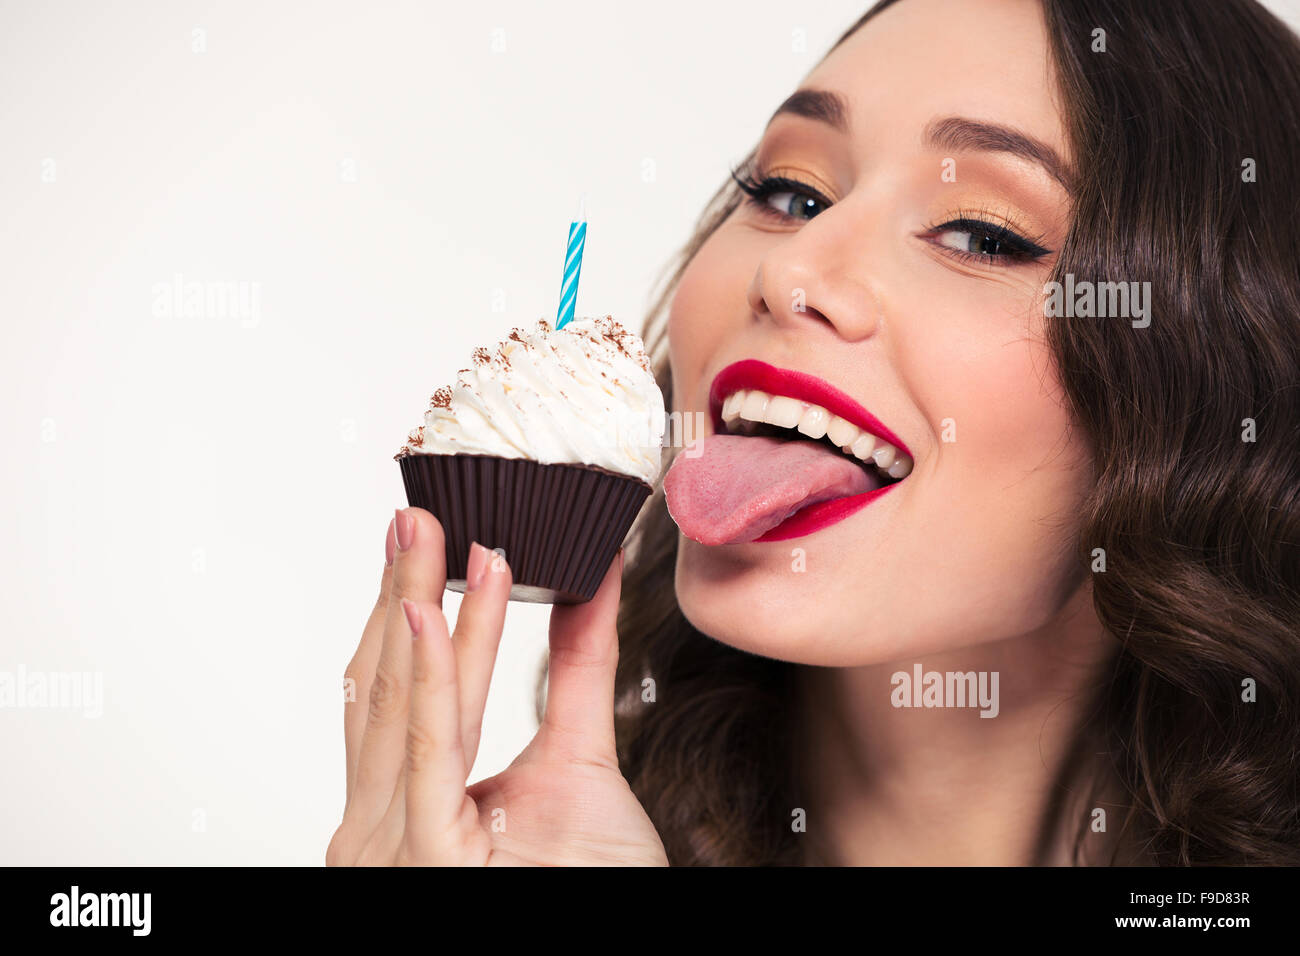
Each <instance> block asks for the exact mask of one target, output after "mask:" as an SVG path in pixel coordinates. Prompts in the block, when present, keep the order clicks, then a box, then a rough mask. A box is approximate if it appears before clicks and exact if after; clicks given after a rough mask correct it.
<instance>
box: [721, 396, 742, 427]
mask: <svg viewBox="0 0 1300 956" xmlns="http://www.w3.org/2000/svg"><path fill="white" fill-rule="evenodd" d="M745 395H746V392H745V390H744V389H743V388H742V389H741V390H740V391H738V392H732V393H731V394H730V395H728V396H727V399H726V401H724V402H723V403H722V420H723V421H724V422H734V421H735V420H736V419H737V418H739V417H740V406H741V405H742V404H743V403H744V401H745Z"/></svg>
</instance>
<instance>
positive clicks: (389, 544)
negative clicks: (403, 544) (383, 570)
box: [384, 518, 397, 568]
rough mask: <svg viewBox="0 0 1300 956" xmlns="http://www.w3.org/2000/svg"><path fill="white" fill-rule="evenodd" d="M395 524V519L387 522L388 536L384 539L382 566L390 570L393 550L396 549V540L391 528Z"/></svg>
mask: <svg viewBox="0 0 1300 956" xmlns="http://www.w3.org/2000/svg"><path fill="white" fill-rule="evenodd" d="M396 524H397V519H396V518H394V519H393V520H392V521H390V522H388V534H387V535H386V536H385V537H384V565H385V566H386V567H390V568H391V567H392V566H393V549H394V548H396V547H397V539H396V538H395V537H394V536H393V526H394V525H396Z"/></svg>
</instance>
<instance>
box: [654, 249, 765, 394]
mask: <svg viewBox="0 0 1300 956" xmlns="http://www.w3.org/2000/svg"><path fill="white" fill-rule="evenodd" d="M730 232H731V231H730V230H729V229H728V227H727V225H725V224H724V225H723V226H721V227H720V228H719V229H718V231H717V232H715V233H714V234H713V235H712V236H711V237H709V239H708V241H707V242H705V243H704V245H703V246H701V247H700V249H699V251H698V252H696V254H695V256H694V258H692V259H691V261H690V264H689V265H688V266H687V267H686V270H685V271H684V272H683V273H682V278H681V282H680V283H678V286H677V291H676V293H675V294H674V295H673V301H672V305H671V307H670V309H669V312H668V355H669V362H670V364H671V367H672V373H673V405H674V406H675V407H676V408H677V409H679V410H680V409H682V408H683V407H695V406H697V405H698V403H699V402H700V401H701V400H703V399H704V397H705V396H704V395H703V394H702V393H701V386H700V379H701V378H702V376H703V373H704V370H705V366H706V364H707V363H708V361H709V359H710V357H711V356H713V355H714V354H716V353H717V350H718V348H719V346H720V345H721V344H722V343H723V342H724V341H725V339H726V336H727V334H728V332H729V331H731V330H732V329H734V327H735V324H736V322H737V319H738V318H739V319H741V320H743V317H744V316H745V315H746V314H747V306H746V304H745V302H746V299H745V290H746V288H747V284H748V282H749V278H750V275H751V274H752V272H753V269H754V261H755V260H754V259H753V258H752V256H750V257H747V256H746V255H745V252H744V250H743V249H742V248H741V244H740V243H737V242H735V241H734V240H732V239H730V238H729V236H730Z"/></svg>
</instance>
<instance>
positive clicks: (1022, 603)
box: [905, 309, 1090, 631]
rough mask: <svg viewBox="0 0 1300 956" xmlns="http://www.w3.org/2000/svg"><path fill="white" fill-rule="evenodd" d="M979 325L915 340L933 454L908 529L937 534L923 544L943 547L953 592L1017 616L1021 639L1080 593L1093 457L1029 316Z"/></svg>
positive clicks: (914, 368)
mask: <svg viewBox="0 0 1300 956" xmlns="http://www.w3.org/2000/svg"><path fill="white" fill-rule="evenodd" d="M976 318H977V319H978V318H987V320H988V321H987V322H986V323H984V322H981V321H972V317H971V316H969V315H966V316H965V317H964V318H963V319H962V321H960V322H957V321H956V320H955V319H954V321H953V324H951V325H950V326H949V330H948V331H945V330H941V329H940V328H938V327H934V328H927V329H926V330H925V332H924V334H923V335H922V334H921V333H920V330H914V332H915V333H916V334H913V335H910V336H909V338H908V342H907V353H908V355H909V356H910V357H911V359H912V361H911V364H910V366H909V367H908V368H907V370H906V374H907V376H908V379H909V386H910V389H911V391H912V394H913V396H914V397H915V398H916V400H917V402H918V404H919V405H921V407H922V411H923V412H924V413H925V414H926V416H927V418H928V419H929V421H930V423H931V429H930V432H931V435H932V438H933V446H932V448H931V453H930V455H929V456H928V459H929V460H928V461H927V462H926V464H925V467H924V468H923V469H921V474H920V475H919V477H920V478H921V479H922V480H921V481H920V482H919V483H917V484H916V485H915V486H914V491H915V492H916V495H915V498H914V499H913V501H912V502H911V503H912V504H913V505H914V511H913V513H912V514H911V516H910V517H911V518H912V519H914V523H912V522H905V524H912V527H916V528H923V529H925V531H924V532H923V533H922V534H921V535H920V536H919V540H929V541H931V542H932V543H935V542H943V547H942V548H936V549H934V550H932V551H931V555H930V560H932V561H934V560H938V561H939V562H940V563H941V565H942V566H943V576H944V577H946V578H947V579H948V581H949V582H950V587H951V593H955V594H965V595H966V597H967V598H968V599H971V598H974V596H975V595H980V596H981V600H982V601H984V602H986V603H987V605H988V607H989V608H990V609H991V610H992V609H996V608H1001V609H1002V611H1003V612H1004V613H1006V612H1009V611H1014V612H1016V617H1019V618H1020V619H1019V620H1008V621H1007V622H1006V623H1007V624H1009V625H1011V627H1012V628H1014V629H1015V630H1018V631H1021V630H1027V629H1029V628H1031V627H1032V626H1034V625H1035V624H1037V623H1041V621H1042V620H1043V619H1046V618H1048V617H1050V616H1051V615H1052V614H1054V613H1055V612H1056V610H1057V608H1058V607H1059V604H1060V603H1061V602H1062V601H1063V600H1065V598H1066V596H1067V595H1068V594H1069V593H1070V591H1072V590H1073V588H1074V587H1076V586H1077V584H1078V577H1079V572H1078V566H1077V563H1076V562H1075V558H1074V545H1075V543H1076V538H1077V533H1078V520H1079V509H1080V505H1081V503H1082V500H1083V497H1084V495H1085V494H1086V492H1087V483H1088V475H1089V468H1090V464H1089V457H1088V454H1087V450H1086V448H1085V447H1084V446H1083V445H1082V444H1081V442H1080V441H1079V438H1078V433H1077V431H1076V430H1075V429H1073V428H1072V426H1071V419H1070V414H1069V411H1068V409H1067V407H1066V405H1065V399H1064V395H1063V393H1062V391H1061V388H1060V385H1059V383H1058V381H1057V378H1056V373H1055V363H1054V359H1053V356H1052V353H1051V351H1050V349H1049V348H1048V347H1047V345H1046V343H1045V342H1043V341H1042V340H1041V338H1038V337H1034V338H1031V337H1030V336H1031V332H1030V331H1029V323H1028V319H1027V317H1025V316H1023V315H1022V316H1021V317H1020V318H1019V319H1016V318H1013V317H1010V316H1009V315H1008V314H1007V312H1006V310H1005V309H1004V310H1002V311H1001V312H1000V314H998V313H995V314H990V315H988V316H986V317H976ZM956 330H964V331H961V332H958V331H956ZM909 510H912V509H909ZM914 540H917V539H914ZM917 557H918V559H919V557H920V556H919V555H918V556H917ZM989 623H992V622H991V621H990V622H989Z"/></svg>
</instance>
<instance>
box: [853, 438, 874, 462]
mask: <svg viewBox="0 0 1300 956" xmlns="http://www.w3.org/2000/svg"><path fill="white" fill-rule="evenodd" d="M875 447H876V436H875V435H871V434H868V433H867V432H863V433H862V437H861V438H859V439H858V440H857V441H855V442H854V443H853V447H852V448H851V449H850V451H852V452H853V456H854V457H855V458H861V459H862V460H863V461H866V460H867V459H868V458H870V457H871V451H872V449H873V448H875Z"/></svg>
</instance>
